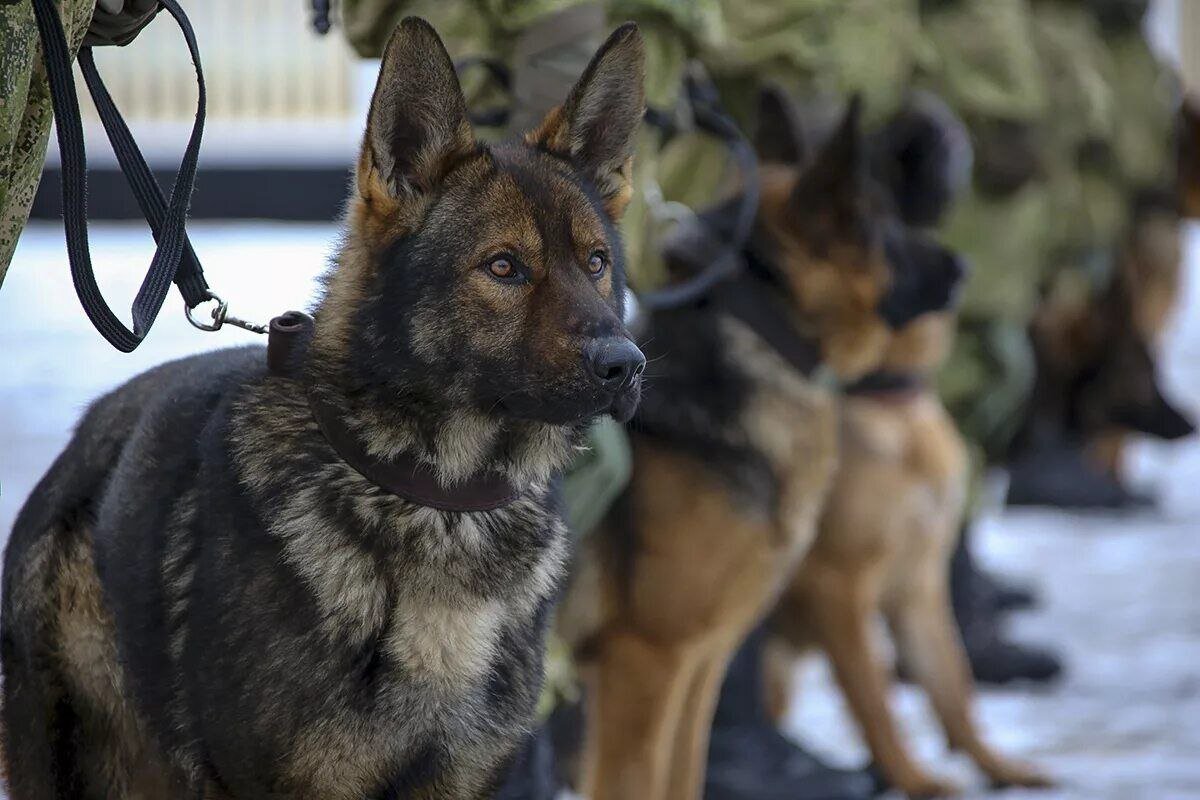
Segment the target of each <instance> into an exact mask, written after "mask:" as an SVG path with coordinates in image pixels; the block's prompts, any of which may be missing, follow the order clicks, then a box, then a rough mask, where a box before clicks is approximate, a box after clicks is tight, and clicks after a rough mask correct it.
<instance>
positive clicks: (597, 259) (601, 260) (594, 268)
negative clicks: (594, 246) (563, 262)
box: [588, 250, 608, 278]
mask: <svg viewBox="0 0 1200 800" xmlns="http://www.w3.org/2000/svg"><path fill="white" fill-rule="evenodd" d="M607 266H608V257H607V256H605V255H604V251H602V250H597V251H596V252H594V253H592V255H591V257H590V258H589V259H588V272H590V273H592V277H593V278H599V277H600V276H601V275H603V274H604V268H605V267H607Z"/></svg>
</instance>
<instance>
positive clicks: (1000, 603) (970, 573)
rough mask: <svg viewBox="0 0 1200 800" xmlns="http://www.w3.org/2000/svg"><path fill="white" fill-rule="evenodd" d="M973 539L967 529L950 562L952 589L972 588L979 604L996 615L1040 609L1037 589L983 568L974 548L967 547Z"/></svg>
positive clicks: (963, 532) (965, 528)
mask: <svg viewBox="0 0 1200 800" xmlns="http://www.w3.org/2000/svg"><path fill="white" fill-rule="evenodd" d="M969 536H970V532H969V530H968V525H964V526H963V531H962V535H961V536H959V539H958V545H957V546H956V547H955V548H954V555H953V556H952V557H951V559H950V575H951V578H950V581H951V586H953V587H956V588H959V589H960V590H961V588H962V587H970V590H971V591H974V592H975V593H976V594H977V595H978V596H979V597H978V601H977V602H982V603H984V604H985V605H986V606H987V607H989V608H992V609H995V610H996V611H1019V610H1021V609H1026V608H1033V607H1034V606H1036V605H1037V597H1036V596H1035V595H1034V593H1033V589H1031V588H1030V587H1028V586H1021V585H1018V584H1015V583H1012V582H1011V581H1008V580H1007V579H1005V578H1001V577H999V576H998V575H994V574H992V573H990V572H987V571H985V570H984V569H983V568H982V567H980V566H979V562H977V561H976V560H975V557H974V556H973V555H972V554H971V548H970V547H968V546H967V539H968V538H969Z"/></svg>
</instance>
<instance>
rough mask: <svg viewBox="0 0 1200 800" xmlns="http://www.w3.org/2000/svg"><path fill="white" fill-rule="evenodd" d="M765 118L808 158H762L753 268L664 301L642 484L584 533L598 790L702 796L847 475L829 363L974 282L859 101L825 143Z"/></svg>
mask: <svg viewBox="0 0 1200 800" xmlns="http://www.w3.org/2000/svg"><path fill="white" fill-rule="evenodd" d="M768 97H771V96H768ZM763 116H764V119H763V120H762V122H763V126H764V128H769V129H772V130H779V131H784V132H785V134H784V135H786V136H789V137H791V141H788V142H784V143H781V142H779V141H776V142H774V144H775V145H779V144H786V145H787V147H784V148H782V149H784V150H788V151H789V152H791V153H799V154H800V156H801V157H802V158H803V159H804V164H805V165H804V166H803V167H797V166H794V165H792V166H789V165H785V164H782V163H777V164H772V165H766V166H764V167H763V168H762V170H761V174H760V178H761V189H762V195H761V203H760V208H759V214H758V220H757V227H756V232H755V234H754V237H753V239H752V240H751V242H750V243H749V245H748V246H747V247H746V248H745V252H743V253H742V257H743V258H744V260H745V265H744V269H743V270H742V271H741V272H739V273H738V274H737V275H735V276H734V277H733V278H730V279H728V280H725V281H723V282H722V283H720V284H718V285H717V286H716V287H715V288H714V289H713V290H712V291H711V292H709V293H708V294H707V295H706V296H705V297H704V298H702V299H701V300H699V301H697V302H695V303H689V304H685V305H684V306H681V307H678V308H673V309H663V310H656V311H654V312H653V313H652V314H651V318H650V320H649V326H648V332H647V334H646V337H645V344H644V345H643V347H644V348H645V349H646V350H647V356H648V358H650V367H649V368H648V371H647V378H648V384H647V391H646V394H645V397H644V398H643V402H642V405H641V407H640V410H639V412H638V414H637V415H636V417H635V419H634V420H633V422H632V423H631V436H632V442H633V453H634V458H633V478H632V482H631V485H630V487H629V489H628V491H627V492H626V494H625V496H624V497H623V498H622V499H621V501H619V503H618V504H617V506H616V507H615V509H614V510H613V512H612V513H611V514H610V515H609V518H608V519H607V520H606V521H605V523H604V524H603V525H602V527H601V529H599V530H598V531H596V532H595V533H594V534H593V535H592V536H591V537H590V538H588V539H587V540H585V546H586V550H585V552H584V553H583V554H582V557H581V559H580V566H579V568H578V570H577V571H576V574H575V577H574V579H573V583H572V587H571V589H570V590H569V592H568V597H567V600H566V601H565V605H564V607H563V608H562V609H561V613H560V628H561V629H562V631H563V633H564V636H565V637H566V638H567V639H568V640H570V641H572V642H573V643H574V644H575V646H576V653H577V660H578V664H579V667H580V671H581V674H582V675H583V676H584V678H585V680H586V684H587V696H588V700H589V703H588V709H587V714H586V715H585V716H586V717H587V724H588V727H589V730H588V733H587V736H586V740H587V743H586V745H585V748H584V749H585V753H584V759H583V762H584V763H583V771H584V773H585V777H584V779H583V781H582V783H583V786H582V790H583V793H584V794H585V795H586V796H588V797H590V798H592V800H629V798H638V800H694V799H695V798H699V796H700V792H701V788H702V785H703V780H704V769H705V758H706V756H705V754H706V750H707V740H708V731H709V727H710V724H711V720H712V714H713V707H714V703H715V701H716V697H717V692H718V689H719V687H720V685H721V680H722V677H723V675H724V673H725V668H726V665H727V663H728V660H729V658H730V657H731V656H732V654H733V652H734V651H735V650H736V648H737V647H738V645H739V644H740V642H741V641H742V639H743V638H744V637H745V636H746V634H747V633H748V632H749V631H750V630H751V628H753V627H754V625H755V624H756V623H757V622H758V621H759V620H760V619H761V617H762V615H763V614H765V613H766V612H767V611H768V610H769V609H770V607H771V605H772V604H773V602H774V600H775V598H776V596H777V594H778V592H779V590H780V588H781V587H782V585H783V582H784V580H785V579H786V578H787V576H788V575H789V574H790V573H791V570H792V568H793V567H794V566H795V565H796V563H797V562H798V560H799V559H800V557H801V556H803V554H804V552H805V551H806V550H807V548H808V546H809V544H810V543H811V541H812V537H813V535H814V530H815V524H816V519H817V514H818V513H819V511H820V508H821V505H822V502H823V499H824V496H825V493H826V491H827V489H828V486H829V482H830V479H831V478H832V476H833V472H834V468H835V465H836V460H837V447H838V442H837V422H836V420H837V411H836V399H835V396H834V394H833V393H832V392H831V391H830V390H829V388H828V386H827V385H826V383H824V382H823V381H821V380H819V379H818V372H819V370H820V369H822V367H821V365H822V364H824V365H827V367H828V368H831V369H832V370H833V371H834V372H836V373H837V374H838V375H840V376H843V377H844V378H854V377H856V376H859V375H862V374H863V373H865V372H867V371H869V370H871V369H873V368H874V366H875V365H876V364H877V362H878V360H879V359H880V358H881V357H882V355H883V353H884V352H885V351H886V349H887V347H888V344H889V342H890V340H891V338H892V330H893V329H895V328H898V327H900V326H902V325H903V324H905V323H907V322H908V321H909V320H911V319H913V318H915V317H917V316H919V315H921V314H923V313H925V312H928V311H933V310H936V309H939V308H943V307H945V306H946V305H947V304H948V302H949V301H950V298H951V296H952V294H953V292H954V288H955V286H956V284H957V282H958V280H959V278H960V277H961V273H962V269H961V266H960V264H959V263H958V262H957V261H956V260H955V259H954V258H953V257H952V256H951V255H950V254H949V253H948V252H946V251H945V250H944V249H942V248H940V247H938V246H937V245H936V244H934V243H932V242H931V241H928V240H926V239H923V238H921V237H919V236H917V235H915V234H914V233H913V232H912V231H911V230H909V229H907V228H906V227H904V226H903V225H902V224H901V223H900V222H899V220H898V219H896V218H895V216H894V214H893V213H892V210H891V203H890V201H889V200H887V199H886V198H885V197H884V195H885V194H886V193H885V192H884V191H883V190H882V188H881V187H880V186H878V185H877V184H876V183H874V181H873V180H872V179H871V177H870V174H869V170H868V163H867V162H868V160H869V159H868V153H867V148H866V147H865V143H864V141H863V137H862V135H861V133H860V131H859V112H858V105H857V103H855V104H852V106H851V108H850V110H849V112H848V113H847V114H846V115H845V118H844V120H843V121H842V122H841V124H840V126H839V127H838V129H837V130H836V131H835V132H834V133H833V134H832V135H831V136H830V137H829V138H828V141H827V143H826V144H825V145H824V146H823V147H822V148H821V149H820V151H819V152H817V153H816V154H815V155H813V154H811V153H808V152H805V151H804V149H803V147H802V145H801V144H800V141H799V138H798V137H797V136H796V128H795V125H794V124H793V122H792V120H791V111H790V108H789V107H788V106H787V105H786V104H783V103H780V102H779V101H778V99H776V100H774V101H771V102H767V103H765V104H764V108H763ZM737 206H738V204H737V202H736V201H735V202H734V203H733V204H731V205H730V206H729V207H723V208H721V209H719V210H717V211H716V212H714V213H712V214H710V215H707V216H706V217H705V218H704V220H703V221H704V223H705V226H706V227H707V229H708V230H709V231H712V232H715V233H712V234H704V235H700V236H699V238H700V239H701V240H702V241H703V240H704V239H705V236H711V238H709V239H707V244H700V245H698V246H697V245H692V244H687V245H684V246H679V247H676V248H674V249H672V250H671V251H670V252H669V253H668V256H669V258H670V260H671V261H672V267H673V268H674V269H675V271H676V272H678V273H684V274H686V273H688V272H689V269H691V270H694V269H695V265H696V264H697V263H702V262H703V257H705V256H708V257H711V256H712V255H713V254H714V253H717V252H719V250H720V246H719V244H717V245H715V246H714V245H713V242H714V241H715V242H718V243H719V242H721V241H728V240H729V236H730V230H729V229H730V227H731V225H732V222H731V220H730V217H731V216H732V215H733V211H732V210H731V209H735V208H737ZM697 253H699V254H701V255H700V256H697V255H696V254H697Z"/></svg>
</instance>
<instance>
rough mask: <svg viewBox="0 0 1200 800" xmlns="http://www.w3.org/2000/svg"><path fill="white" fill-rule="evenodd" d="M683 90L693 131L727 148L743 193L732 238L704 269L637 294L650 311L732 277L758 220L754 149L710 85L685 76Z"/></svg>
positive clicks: (680, 302)
mask: <svg viewBox="0 0 1200 800" xmlns="http://www.w3.org/2000/svg"><path fill="white" fill-rule="evenodd" d="M686 88H687V97H688V101H689V103H690V105H691V108H692V118H693V120H694V121H695V125H696V127H697V128H698V129H700V130H703V131H705V132H707V133H709V134H711V135H713V136H715V137H716V138H718V139H720V140H721V141H722V142H724V143H725V144H726V146H727V147H729V150H730V154H731V155H732V157H733V160H734V161H735V162H736V163H737V165H738V169H739V171H740V172H741V173H742V176H743V182H744V190H743V192H742V195H741V198H740V199H739V201H738V208H737V216H736V219H735V220H734V227H733V232H732V235H731V236H730V237H729V238H728V239H727V240H726V241H724V242H723V243H722V246H721V247H720V249H718V250H717V251H716V252H715V253H714V254H713V257H712V259H711V260H710V261H709V265H708V267H707V268H706V269H704V270H703V271H701V272H699V273H698V274H697V275H696V276H695V277H693V278H691V279H690V280H687V281H684V282H683V283H678V284H673V285H669V286H664V287H662V288H661V289H657V290H655V291H652V292H648V293H646V294H644V295H642V297H641V303H642V305H643V306H644V307H645V308H648V309H651V310H654V309H668V308H678V307H680V306H684V305H688V304H689V303H694V302H696V301H697V300H699V299H700V298H702V297H704V296H706V295H707V294H708V293H709V292H710V291H712V289H713V287H715V286H716V285H717V284H719V283H721V282H722V281H724V280H726V279H727V278H731V277H733V276H734V275H736V274H737V273H738V272H739V271H740V270H741V269H742V267H743V258H742V250H743V249H744V248H745V246H746V245H747V244H748V243H749V241H750V237H751V236H752V235H753V234H754V220H755V218H756V216H757V215H758V200H759V193H760V187H759V179H758V155H757V154H756V153H755V152H754V145H752V144H750V141H749V140H748V139H747V138H746V136H745V135H744V134H743V133H742V131H741V129H740V128H739V127H738V126H737V123H736V122H734V121H733V118H732V117H730V116H729V114H728V113H726V112H725V111H724V109H722V108H721V103H720V98H719V95H718V94H717V90H716V87H715V86H713V85H712V83H711V81H709V80H708V79H707V78H706V77H704V76H702V75H698V74H696V73H695V72H690V73H689V74H688V75H687V84H686ZM661 120H662V118H661V116H657V115H656V116H651V115H650V113H649V112H647V122H649V123H650V124H652V125H653V124H657V123H658V122H661ZM664 132H665V129H664Z"/></svg>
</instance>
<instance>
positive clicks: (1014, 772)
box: [984, 759, 1054, 789]
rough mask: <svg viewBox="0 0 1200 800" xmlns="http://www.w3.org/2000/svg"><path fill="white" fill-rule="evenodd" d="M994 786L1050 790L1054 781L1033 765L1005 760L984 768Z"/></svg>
mask: <svg viewBox="0 0 1200 800" xmlns="http://www.w3.org/2000/svg"><path fill="white" fill-rule="evenodd" d="M984 772H986V773H987V776H988V778H989V779H990V781H991V783H992V786H994V787H996V788H998V789H999V788H1004V787H1006V786H1021V787H1025V788H1027V789H1049V788H1050V787H1052V786H1054V780H1053V779H1052V778H1051V777H1050V776H1049V775H1047V774H1046V773H1044V772H1042V771H1041V770H1039V769H1038V768H1037V767H1035V766H1033V765H1032V764H1026V763H1025V762H1023V761H1010V760H1007V759H1005V760H1003V761H997V762H996V763H995V764H989V765H988V766H986V767H984Z"/></svg>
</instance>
